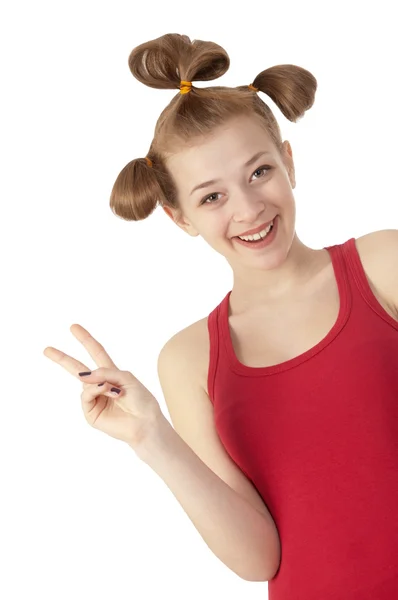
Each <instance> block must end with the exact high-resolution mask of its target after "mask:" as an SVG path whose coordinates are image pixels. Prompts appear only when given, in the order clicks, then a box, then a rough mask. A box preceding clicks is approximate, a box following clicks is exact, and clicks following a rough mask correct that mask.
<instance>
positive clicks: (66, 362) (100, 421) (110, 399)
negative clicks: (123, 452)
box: [43, 324, 163, 449]
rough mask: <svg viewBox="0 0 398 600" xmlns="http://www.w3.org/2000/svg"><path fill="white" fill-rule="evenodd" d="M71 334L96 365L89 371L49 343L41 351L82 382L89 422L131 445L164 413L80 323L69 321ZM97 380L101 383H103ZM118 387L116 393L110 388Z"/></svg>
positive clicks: (152, 398) (146, 391)
mask: <svg viewBox="0 0 398 600" xmlns="http://www.w3.org/2000/svg"><path fill="white" fill-rule="evenodd" d="M70 331H71V332H72V334H73V335H74V336H75V337H76V339H78V340H79V342H81V343H82V344H83V346H84V347H85V349H86V350H87V352H88V353H89V355H90V356H91V358H92V359H93V360H94V362H95V363H96V364H97V366H98V367H99V369H96V370H94V371H92V373H91V375H87V376H80V375H79V373H81V372H87V371H90V369H89V368H87V366H86V365H84V364H83V363H81V362H80V361H78V360H76V359H74V358H72V357H71V356H68V355H67V354H65V353H64V352H62V351H61V350H57V349H56V348H52V347H51V346H48V347H47V348H45V350H44V352H43V354H44V356H46V357H47V358H49V359H50V360H52V361H54V362H56V363H58V364H59V365H61V367H63V368H64V369H66V371H68V372H69V373H70V374H71V375H73V376H74V377H77V378H78V379H79V380H80V381H82V382H83V392H82V394H81V402H82V409H83V413H84V416H85V419H86V421H87V423H88V424H89V425H91V426H92V427H94V428H95V429H98V430H100V431H103V432H104V433H107V434H108V435H110V436H111V437H114V438H116V439H118V440H121V441H123V442H126V443H128V444H129V445H130V446H131V447H132V448H133V449H134V448H138V445H139V444H140V442H142V441H143V440H144V439H145V436H146V435H147V434H148V433H149V432H150V431H151V430H152V429H153V427H154V426H155V425H156V422H157V419H158V418H159V417H161V416H163V413H162V411H161V409H160V406H159V403H158V401H157V400H156V398H155V397H154V396H153V395H152V394H151V393H150V391H149V390H148V389H147V388H146V387H145V386H144V385H143V384H142V383H141V382H140V381H139V380H138V379H137V378H136V377H134V375H133V374H132V373H130V372H129V371H120V370H119V369H118V368H117V367H116V365H115V363H114V362H113V361H112V359H111V357H110V356H109V355H108V354H107V353H106V351H105V348H104V347H103V346H102V345H101V344H100V343H99V342H97V340H95V339H94V338H93V337H92V336H91V335H90V334H89V332H88V331H87V330H86V329H84V327H82V326H81V325H76V324H75V325H72V326H71V328H70ZM99 384H103V385H102V386H101V385H99ZM112 388H117V389H119V390H120V393H119V394H114V393H113V392H112V391H111V389H112Z"/></svg>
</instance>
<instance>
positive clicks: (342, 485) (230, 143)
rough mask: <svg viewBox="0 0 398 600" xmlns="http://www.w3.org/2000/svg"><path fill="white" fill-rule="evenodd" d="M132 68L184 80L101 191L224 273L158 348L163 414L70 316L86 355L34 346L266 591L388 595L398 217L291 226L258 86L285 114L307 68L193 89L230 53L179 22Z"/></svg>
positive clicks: (220, 553)
mask: <svg viewBox="0 0 398 600" xmlns="http://www.w3.org/2000/svg"><path fill="white" fill-rule="evenodd" d="M129 66H130V69H131V71H132V73H133V75H134V76H135V77H136V78H137V79H138V80H139V81H141V82H142V83H144V84H146V85H148V86H150V87H153V88H176V89H179V92H178V93H177V94H176V96H175V97H174V98H173V100H172V101H171V103H170V104H169V106H168V107H167V108H166V109H165V110H164V111H163V112H162V114H161V115H160V118H159V120H158V122H157V125H156V129H155V135H154V138H153V141H152V144H151V147H150V149H149V152H148V155H147V157H146V158H142V159H136V160H133V161H132V162H130V163H129V164H128V165H127V166H126V167H124V169H123V170H122V171H121V173H120V174H119V176H118V177H117V180H116V182H115V184H114V187H113V190H112V194H111V199H110V205H111V208H112V210H113V212H114V213H115V214H116V215H118V216H120V217H121V218H123V219H127V220H134V221H137V220H140V219H145V218H146V217H148V216H149V215H150V214H151V213H152V212H153V210H154V209H155V208H156V207H157V205H160V206H161V207H162V208H163V210H164V211H165V213H166V214H167V215H168V216H169V217H170V218H171V219H173V221H174V222H175V223H176V224H177V225H178V226H179V227H180V228H182V229H183V230H184V231H185V232H186V233H188V235H191V236H198V235H200V236H202V237H203V238H204V239H205V240H206V242H207V243H208V244H209V245H210V246H211V247H212V248H213V249H214V250H215V251H216V252H219V253H220V254H221V255H223V256H224V257H225V258H226V260H227V262H228V263H229V265H230V266H231V269H232V272H233V287H232V290H231V291H229V292H228V293H227V295H226V296H225V298H224V299H223V300H222V302H221V303H220V304H219V305H218V306H217V307H216V308H215V309H214V310H213V311H212V312H211V313H210V315H209V316H208V317H206V318H204V319H201V320H199V321H197V322H195V323H193V324H192V325H190V326H189V327H187V328H186V329H184V330H182V331H180V332H178V333H177V334H176V335H174V336H173V337H172V338H171V339H170V340H169V341H168V342H167V343H166V344H165V346H164V347H163V348H162V350H161V352H160V354H159V359H158V373H159V378H160V382H161V386H162V390H163V393H164V396H165V400H166V404H167V407H168V410H169V412H170V416H171V420H172V423H173V426H172V425H171V424H170V423H169V421H168V420H167V419H166V418H165V417H164V415H163V414H162V412H161V410H160V407H159V404H158V402H157V401H156V399H155V398H154V397H153V396H152V394H151V393H150V392H149V391H148V390H147V389H146V388H145V387H144V386H143V385H142V384H141V383H140V382H139V381H138V380H137V379H136V378H135V377H134V375H133V374H132V373H130V372H127V371H120V370H119V369H117V367H116V365H115V364H114V363H113V361H112V360H111V358H110V356H109V355H108V354H107V353H106V352H105V349H104V348H103V346H101V345H100V344H99V342H97V341H96V340H94V339H93V337H92V336H90V334H89V333H88V332H87V331H86V330H85V329H84V328H83V327H81V326H80V325H72V327H71V331H72V333H73V334H74V335H75V336H76V337H77V339H79V340H80V341H81V342H82V343H83V345H84V347H85V348H86V349H87V351H88V353H89V354H90V356H91V357H92V358H93V360H95V362H96V364H97V366H98V367H99V368H98V369H96V370H95V371H94V372H92V373H91V374H90V372H89V373H82V372H83V371H86V372H87V371H88V368H87V366H85V365H84V364H82V363H80V362H79V361H77V360H75V359H73V358H72V357H70V356H67V355H66V354H64V353H63V352H61V351H59V350H56V349H54V348H51V347H50V348H46V350H45V351H44V353H45V355H46V356H47V357H48V358H50V359H52V360H54V361H55V362H58V363H60V364H62V366H63V367H64V368H65V369H66V370H67V371H68V372H70V373H71V374H72V375H74V376H76V377H79V378H81V379H80V380H81V381H83V382H84V384H83V387H84V391H83V393H82V396H81V398H82V406H83V411H84V414H85V417H86V419H87V421H88V422H89V423H90V424H91V425H92V426H93V427H96V428H97V429H100V430H101V431H104V432H105V433H107V434H108V435H111V436H113V437H115V438H117V439H121V440H123V441H125V442H126V443H128V444H129V445H130V446H131V447H132V448H133V449H134V451H135V452H136V454H137V455H138V456H139V457H140V458H141V459H142V460H143V461H145V462H146V463H147V464H148V465H149V466H150V467H151V468H152V469H153V470H154V471H155V472H156V473H157V474H158V475H159V476H160V477H161V478H162V479H163V480H164V481H165V483H166V484H167V485H168V487H169V489H170V490H171V491H172V493H173V494H174V496H175V497H176V498H177V500H178V501H179V503H180V504H181V506H182V507H183V509H184V510H185V512H186V513H187V515H188V516H189V518H190V519H191V521H192V522H193V524H194V526H195V527H196V529H197V530H198V531H199V533H200V535H201V536H202V538H203V539H204V541H205V542H206V544H207V545H208V546H209V548H210V549H211V550H212V552H213V553H214V554H215V555H216V556H217V557H218V558H219V559H220V560H222V561H223V562H224V564H225V565H227V566H228V567H229V568H230V569H232V570H233V571H234V572H235V573H236V574H237V575H238V576H239V577H241V578H243V579H246V580H248V581H268V582H269V583H268V591H269V598H270V600H292V599H293V598H294V599H295V600H304V599H305V600H320V599H322V600H328V599H330V600H332V599H333V600H337V599H340V598H341V599H344V600H346V599H350V600H367V599H370V598H372V599H375V598H377V599H378V600H391V598H393V597H395V596H396V593H397V589H398V361H397V356H398V311H397V305H398V276H397V271H398V270H397V257H398V231H397V230H393V229H392V230H385V231H378V232H373V233H369V234H367V235H365V236H362V237H361V238H358V239H354V238H351V239H349V240H347V241H346V242H345V243H343V244H337V245H334V246H328V247H325V248H322V249H312V248H310V247H308V246H306V245H305V244H304V243H303V242H302V241H301V240H300V239H299V238H298V236H297V234H296V231H295V215H296V212H295V211H296V207H295V200H294V196H293V191H292V190H293V189H294V188H295V185H296V182H295V171H294V162H293V154H292V149H291V146H290V144H289V142H287V141H285V142H282V140H281V135H280V130H279V127H278V124H277V122H276V120H275V117H274V116H273V114H272V112H271V110H270V109H269V107H268V106H267V105H266V104H265V103H264V102H263V100H261V99H260V97H259V96H258V94H257V92H259V91H261V92H263V93H266V94H268V95H269V96H270V97H271V98H272V100H273V101H274V102H275V103H276V104H277V106H278V107H279V108H280V109H281V111H282V112H283V114H284V115H285V116H286V117H287V118H288V119H289V120H291V121H297V119H298V118H300V117H301V116H303V115H304V113H305V111H306V110H308V109H309V108H311V106H312V105H313V102H314V98H315V92H316V87H317V83H316V80H315V78H314V76H313V75H312V74H311V73H309V72H308V71H307V70H305V69H303V68H301V67H298V66H294V65H279V66H275V67H271V68H269V69H266V70H265V71H263V72H261V73H260V74H259V75H258V76H257V77H256V78H255V79H254V81H253V83H252V84H250V85H244V86H239V87H237V88H228V87H217V86H214V87H206V88H196V87H195V86H194V85H193V82H194V81H199V80H200V81H208V80H212V79H216V78H217V77H220V76H221V75H223V74H224V73H225V72H226V71H227V69H228V67H229V58H228V55H227V53H226V52H225V51H224V50H223V49H222V48H221V47H220V46H218V45H216V44H214V43H211V42H204V41H199V40H196V41H194V42H192V43H191V42H190V40H189V38H187V37H186V36H180V35H177V34H168V35H164V36H162V37H161V38H159V39H156V40H152V41H150V42H147V43H144V44H141V45H140V46H138V47H136V48H135V49H134V50H133V51H132V53H131V55H130V58H129ZM99 385H100V386H102V387H101V388H100V389H99V388H98V386H99ZM116 386H117V389H116V392H117V393H116V395H113V394H112V390H114V389H115V387H116ZM99 392H101V394H100V395H99Z"/></svg>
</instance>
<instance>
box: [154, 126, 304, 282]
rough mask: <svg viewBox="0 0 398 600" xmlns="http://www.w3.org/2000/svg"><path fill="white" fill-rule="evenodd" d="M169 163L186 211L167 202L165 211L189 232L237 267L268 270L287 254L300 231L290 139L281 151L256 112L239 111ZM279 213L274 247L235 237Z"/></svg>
mask: <svg viewBox="0 0 398 600" xmlns="http://www.w3.org/2000/svg"><path fill="white" fill-rule="evenodd" d="M255 155H257V157H256V158H254V159H253V161H251V162H250V164H249V161H250V160H251V159H252V158H253V157H254V156H255ZM246 163H248V164H246ZM167 167H168V169H169V171H170V173H171V176H172V179H173V181H174V183H175V186H176V189H177V195H178V199H179V202H180V206H181V209H182V212H183V214H182V216H180V213H178V212H177V211H174V210H173V209H170V208H168V207H163V209H164V211H165V212H166V214H168V216H170V217H171V218H173V219H174V220H175V222H176V223H177V224H178V225H179V226H180V227H181V228H182V229H184V230H185V231H186V232H187V233H188V234H190V235H193V236H196V235H200V236H202V237H203V239H204V240H205V241H206V242H207V243H208V244H209V245H210V246H211V247H212V248H213V249H214V250H216V251H217V252H219V253H220V254H222V255H223V256H224V257H225V258H226V259H227V261H228V262H229V264H230V265H231V267H232V268H233V270H234V271H235V270H236V271H239V270H242V269H247V268H249V269H250V268H252V269H255V270H257V269H262V270H264V269H265V270H268V269H270V268H274V267H276V266H277V265H278V263H280V262H281V261H283V260H284V258H285V257H286V255H287V253H288V252H289V249H290V246H291V244H292V242H293V239H294V237H295V201H294V196H293V192H292V189H293V188H294V187H295V178H294V164H293V158H292V151H291V147H290V144H289V142H284V144H283V156H280V154H279V153H278V151H277V149H276V148H275V146H274V145H273V143H272V142H271V139H270V137H269V136H268V134H267V133H266V132H265V131H264V129H263V128H262V127H261V125H260V124H259V122H258V121H257V120H256V119H255V118H253V117H252V118H250V117H247V116H239V117H236V118H234V119H233V120H231V121H230V122H229V123H228V124H227V125H224V126H222V127H220V128H219V129H217V131H216V132H215V133H214V134H213V135H212V136H210V137H207V138H206V139H205V140H204V141H202V142H200V143H198V144H197V145H196V144H195V146H194V147H192V148H188V149H184V150H183V151H182V152H181V153H179V154H175V155H173V156H171V157H170V158H168V160H167ZM209 180H213V181H212V182H209ZM199 186H200V187H199ZM276 215H279V222H278V229H277V236H276V238H275V240H274V242H273V243H272V244H271V245H270V246H269V247H265V248H263V249H259V250H252V249H251V248H246V247H245V246H243V245H241V244H239V243H238V242H236V240H234V239H233V238H234V236H237V235H240V234H243V233H244V232H245V231H247V230H248V229H253V228H255V227H257V226H258V225H261V224H263V223H266V222H268V221H271V220H272V219H273V218H274V217H275V216H276Z"/></svg>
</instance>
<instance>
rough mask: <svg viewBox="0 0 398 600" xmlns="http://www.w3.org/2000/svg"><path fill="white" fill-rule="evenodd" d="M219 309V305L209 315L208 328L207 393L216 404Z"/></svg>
mask: <svg viewBox="0 0 398 600" xmlns="http://www.w3.org/2000/svg"><path fill="white" fill-rule="evenodd" d="M218 311H219V307H218V306H217V307H216V308H215V309H214V310H213V311H212V312H211V313H210V314H209V316H208V317H207V329H208V332H209V347H210V351H209V366H208V373H207V394H208V396H209V398H210V401H211V403H212V404H213V405H214V384H215V378H216V371H217V363H218V356H219V331H218Z"/></svg>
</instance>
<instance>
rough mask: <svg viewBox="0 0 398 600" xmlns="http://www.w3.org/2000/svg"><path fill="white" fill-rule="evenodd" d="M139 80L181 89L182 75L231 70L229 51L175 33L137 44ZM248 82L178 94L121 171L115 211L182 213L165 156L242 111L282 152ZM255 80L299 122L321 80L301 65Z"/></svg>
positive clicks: (126, 214) (133, 66)
mask: <svg viewBox="0 0 398 600" xmlns="http://www.w3.org/2000/svg"><path fill="white" fill-rule="evenodd" d="M128 64H129V67H130V70H131V72H132V74H133V75H134V77H136V79H138V80H139V81H141V83H144V84H145V85H148V86H149V87H153V88H160V89H167V88H169V89H178V90H179V88H180V82H181V80H185V81H209V80H212V79H216V78H217V77H221V75H224V73H225V72H226V71H227V70H228V68H229V64H230V60H229V56H228V54H227V53H226V51H225V50H224V49H223V48H221V46H218V45H217V44H215V43H214V42H204V41H201V40H194V41H193V42H191V41H190V39H189V38H188V37H187V36H182V35H179V34H176V33H169V34H166V35H163V36H161V37H159V38H157V39H154V40H151V41H149V42H145V43H144V44H141V45H139V46H137V47H136V48H134V50H133V51H132V52H131V54H130V56H129V60H128ZM248 85H249V82H248V83H247V84H246V85H243V86H238V87H236V88H230V87H224V86H212V87H205V88H197V87H195V86H192V89H191V91H190V92H189V93H185V94H181V93H180V91H178V93H177V94H176V95H175V96H174V98H173V99H172V100H171V102H170V103H169V105H168V106H167V107H166V108H165V109H164V110H163V111H162V113H161V115H160V117H159V119H158V121H157V123H156V127H155V133H154V137H153V140H152V143H151V146H150V149H149V152H148V154H147V157H148V158H149V159H150V161H152V166H149V164H150V163H149V164H148V162H147V160H146V158H137V159H134V160H132V161H131V162H129V163H128V164H127V165H126V166H125V167H124V168H123V169H122V171H121V172H120V173H119V175H118V177H117V179H116V181H115V183H114V185H113V188H112V193H111V197H110V206H111V209H112V211H113V212H114V214H116V215H118V216H120V217H121V218H122V219H125V220H127V221H139V220H141V219H145V218H146V217H148V216H149V215H150V214H151V213H152V212H153V211H154V210H155V208H156V207H157V206H158V204H159V205H161V206H169V207H171V208H174V209H177V211H179V210H180V207H179V203H178V199H177V192H176V189H175V185H174V183H173V180H172V177H171V175H170V173H169V172H168V171H167V168H166V165H165V161H166V159H167V157H168V156H170V155H171V154H172V153H173V152H181V150H182V149H183V147H184V146H185V147H187V146H191V145H193V144H194V143H195V139H196V140H197V139H198V138H200V137H203V136H205V135H207V134H209V133H210V132H212V130H213V129H214V128H215V127H218V126H220V125H222V124H224V123H225V122H226V121H228V120H229V119H230V118H232V117H235V116H238V115H253V116H255V117H256V118H259V123H260V125H262V126H263V127H264V128H265V130H266V131H267V133H268V134H269V135H270V137H271V140H272V142H273V143H274V144H275V146H276V148H277V149H278V151H281V148H282V139H281V134H280V129H279V126H278V123H277V121H276V119H275V117H274V115H273V114H272V111H271V109H270V108H269V107H268V106H267V105H266V104H265V102H263V101H262V100H261V99H260V98H259V96H258V95H257V93H256V92H254V91H252V89H251V88H249V87H248ZM252 85H253V86H254V87H255V88H257V89H258V90H259V91H261V92H264V93H265V94H267V95H268V96H269V97H270V98H271V99H272V100H273V102H275V104H276V105H277V106H278V108H279V109H280V110H281V111H282V113H283V114H284V116H285V117H286V118H287V119H289V121H293V122H296V121H297V120H298V119H299V118H300V117H302V116H303V115H304V113H305V111H306V110H308V109H309V108H311V106H312V105H313V103H314V100H315V92H316V89H317V81H316V79H315V77H314V76H313V75H312V74H311V73H310V72H309V71H307V70H306V69H303V68H302V67H298V66H296V65H289V64H288V65H277V66H274V67H270V68H269V69H265V71H261V73H259V74H258V75H257V77H255V79H254V81H253V82H252Z"/></svg>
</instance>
